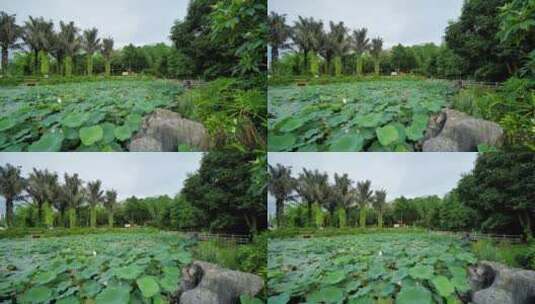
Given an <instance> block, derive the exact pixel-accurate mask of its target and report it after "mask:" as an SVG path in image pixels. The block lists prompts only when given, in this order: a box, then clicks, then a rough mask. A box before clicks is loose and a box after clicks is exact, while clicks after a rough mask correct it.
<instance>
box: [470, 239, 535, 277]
mask: <svg viewBox="0 0 535 304" xmlns="http://www.w3.org/2000/svg"><path fill="white" fill-rule="evenodd" d="M472 251H473V252H474V254H475V255H476V256H477V257H478V259H479V260H485V261H491V262H497V263H501V264H504V265H507V266H510V267H515V268H524V269H532V270H535V243H532V244H511V243H509V242H505V241H502V242H498V243H496V242H493V241H489V240H479V241H477V242H475V243H473V244H472Z"/></svg>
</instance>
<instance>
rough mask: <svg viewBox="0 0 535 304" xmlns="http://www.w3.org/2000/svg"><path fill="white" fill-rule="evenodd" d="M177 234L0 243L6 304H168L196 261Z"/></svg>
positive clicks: (0, 296) (0, 285)
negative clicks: (187, 266)
mask: <svg viewBox="0 0 535 304" xmlns="http://www.w3.org/2000/svg"><path fill="white" fill-rule="evenodd" d="M190 245H192V244H191V243H190V241H188V240H185V239H183V238H181V237H180V236H179V235H177V234H176V233H163V232H161V233H136V234H133V233H118V234H99V235H85V236H83V237H80V236H73V237H62V238H42V239H30V238H26V239H16V240H15V239H12V240H2V242H0V303H15V302H12V300H14V299H16V303H54V301H55V303H56V304H66V303H107V304H109V303H151V301H152V303H167V300H168V299H169V298H170V297H171V295H172V294H174V293H175V292H176V290H177V289H178V287H179V280H180V276H181V270H180V269H181V267H182V266H183V265H185V264H188V263H190V262H191V259H192V257H191V254H190V252H189V248H190Z"/></svg>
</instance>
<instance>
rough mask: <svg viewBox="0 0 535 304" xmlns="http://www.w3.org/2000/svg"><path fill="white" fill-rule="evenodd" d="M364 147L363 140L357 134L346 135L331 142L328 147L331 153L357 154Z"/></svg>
mask: <svg viewBox="0 0 535 304" xmlns="http://www.w3.org/2000/svg"><path fill="white" fill-rule="evenodd" d="M363 145H364V139H363V138H362V136H360V135H359V134H347V135H344V136H342V137H340V138H338V139H337V140H335V141H333V143H332V144H331V146H330V151H332V152H359V151H361V150H362V148H363Z"/></svg>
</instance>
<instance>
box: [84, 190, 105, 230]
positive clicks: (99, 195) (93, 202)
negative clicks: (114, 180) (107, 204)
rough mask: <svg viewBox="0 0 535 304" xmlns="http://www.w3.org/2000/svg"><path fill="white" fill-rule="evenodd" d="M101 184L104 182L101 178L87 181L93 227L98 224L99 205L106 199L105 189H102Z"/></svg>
mask: <svg viewBox="0 0 535 304" xmlns="http://www.w3.org/2000/svg"><path fill="white" fill-rule="evenodd" d="M101 186H102V182H101V181H100V180H96V181H94V182H89V183H87V198H88V200H89V205H90V223H91V228H95V227H96V226H97V206H98V204H100V203H101V202H102V201H103V199H104V191H102V189H101Z"/></svg>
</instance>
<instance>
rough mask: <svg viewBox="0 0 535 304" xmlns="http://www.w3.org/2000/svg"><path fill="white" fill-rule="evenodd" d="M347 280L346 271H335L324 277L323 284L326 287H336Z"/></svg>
mask: <svg viewBox="0 0 535 304" xmlns="http://www.w3.org/2000/svg"><path fill="white" fill-rule="evenodd" d="M345 278H346V273H345V272H344V271H341V270H339V271H333V272H329V273H327V275H325V276H324V277H323V280H322V283H323V284H325V285H335V284H337V283H340V282H342V281H343V280H344V279H345Z"/></svg>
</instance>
